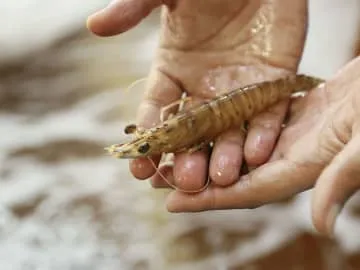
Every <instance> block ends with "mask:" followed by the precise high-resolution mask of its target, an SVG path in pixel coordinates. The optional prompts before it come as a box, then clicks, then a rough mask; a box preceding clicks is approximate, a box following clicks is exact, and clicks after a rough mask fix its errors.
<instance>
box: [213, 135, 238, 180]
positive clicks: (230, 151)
mask: <svg viewBox="0 0 360 270" xmlns="http://www.w3.org/2000/svg"><path fill="white" fill-rule="evenodd" d="M243 141H244V140H243V135H242V134H241V133H240V131H239V130H238V129H236V130H232V131H229V132H226V133H224V134H223V135H222V136H221V137H219V138H218V140H217V141H216V142H215V145H214V149H213V151H212V154H211V160H210V172H209V173H210V178H211V180H212V181H213V182H214V183H216V184H217V185H219V186H227V185H230V184H232V183H234V182H235V181H236V180H238V178H239V175H240V169H241V164H242V147H243Z"/></svg>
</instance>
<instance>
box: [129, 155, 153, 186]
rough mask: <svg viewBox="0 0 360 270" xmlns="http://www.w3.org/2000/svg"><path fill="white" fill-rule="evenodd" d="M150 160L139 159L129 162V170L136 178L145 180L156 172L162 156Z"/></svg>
mask: <svg viewBox="0 0 360 270" xmlns="http://www.w3.org/2000/svg"><path fill="white" fill-rule="evenodd" d="M149 158H150V159H151V160H152V162H151V161H150V160H149ZM149 158H137V159H134V160H131V161H130V162H129V169H130V172H131V173H132V174H133V175H134V177H136V178H137V179H139V180H145V179H148V178H149V177H150V176H152V175H153V174H154V173H155V172H156V168H157V166H158V164H159V162H160V156H156V157H149Z"/></svg>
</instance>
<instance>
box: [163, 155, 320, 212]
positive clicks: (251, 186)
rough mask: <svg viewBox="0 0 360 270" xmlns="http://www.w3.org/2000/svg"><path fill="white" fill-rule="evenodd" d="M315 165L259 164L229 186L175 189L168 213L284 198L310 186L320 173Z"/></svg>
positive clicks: (252, 203) (251, 205)
mask: <svg viewBox="0 0 360 270" xmlns="http://www.w3.org/2000/svg"><path fill="white" fill-rule="evenodd" d="M320 171H321V167H320V166H317V165H316V164H313V165H311V164H306V163H304V164H296V163H294V162H292V161H289V160H278V161H275V162H273V163H267V164H265V165H262V166H260V167H259V168H257V169H256V170H254V171H252V172H250V173H249V174H248V175H245V176H242V177H241V178H240V179H239V181H238V182H236V183H234V184H233V185H231V186H227V187H219V186H211V187H209V188H208V189H206V190H205V191H203V192H201V193H198V194H183V193H180V192H176V191H174V192H173V193H171V194H170V195H169V197H168V201H167V208H168V210H169V211H170V212H197V211H205V210H215V209H231V208H254V207H259V206H261V205H264V204H267V203H271V202H276V201H279V200H283V199H286V198H288V197H290V196H292V195H294V194H296V193H298V192H301V191H304V190H306V189H308V188H310V187H312V185H313V183H314V181H315V179H316V178H317V176H318V175H319V174H320Z"/></svg>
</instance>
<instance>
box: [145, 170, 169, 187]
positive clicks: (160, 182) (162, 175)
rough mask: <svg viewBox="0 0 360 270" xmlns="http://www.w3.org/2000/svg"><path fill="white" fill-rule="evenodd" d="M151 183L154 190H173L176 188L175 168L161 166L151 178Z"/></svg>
mask: <svg viewBox="0 0 360 270" xmlns="http://www.w3.org/2000/svg"><path fill="white" fill-rule="evenodd" d="M150 183H151V186H152V187H153V188H172V187H173V186H174V173H173V166H169V165H164V166H161V167H160V168H159V169H158V170H157V171H156V173H155V174H154V175H153V176H152V177H151V180H150Z"/></svg>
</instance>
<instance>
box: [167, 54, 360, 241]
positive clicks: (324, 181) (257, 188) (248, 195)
mask: <svg viewBox="0 0 360 270" xmlns="http://www.w3.org/2000/svg"><path fill="white" fill-rule="evenodd" d="M359 70H360V57H359V58H357V59H355V60H354V61H352V62H351V63H349V64H348V65H347V66H346V67H345V68H343V69H342V70H341V71H340V72H339V73H338V74H337V75H336V76H335V77H334V78H333V79H332V80H329V81H328V82H327V83H326V84H324V85H322V86H320V87H319V88H317V89H315V90H313V91H312V92H311V93H310V94H309V95H308V96H306V97H305V98H300V99H299V100H297V101H295V102H292V108H291V117H290V122H289V123H288V125H287V127H286V128H284V130H283V131H282V133H281V136H280V138H279V141H278V144H277V146H276V148H275V149H274V152H273V154H272V156H271V159H270V161H269V162H268V163H266V164H264V165H262V166H260V167H259V168H257V169H256V170H254V171H252V172H251V173H249V174H248V175H245V176H242V177H240V179H239V181H238V182H237V183H235V184H233V185H231V186H228V187H219V186H216V185H213V186H212V187H210V188H208V189H207V190H205V191H204V192H202V193H199V194H196V195H186V194H183V193H180V192H173V193H172V194H171V195H170V197H169V198H168V208H169V210H170V211H174V212H187V211H204V210H210V209H231V208H253V207H258V206H261V205H264V204H267V203H271V202H276V201H278V200H282V199H285V198H288V197H290V196H292V195H294V194H296V193H299V192H302V191H304V190H306V189H309V188H312V187H314V186H315V188H314V191H313V200H312V217H313V222H314V225H315V227H316V228H317V230H318V231H319V232H322V233H326V234H331V233H332V232H333V227H334V223H335V220H336V218H337V215H338V214H339V211H340V210H341V209H342V207H343V206H344V204H345V202H346V201H347V200H348V199H349V198H350V197H351V195H352V194H354V193H355V192H356V191H357V190H358V189H359V188H360V118H359V115H360V92H359V89H360V72H359Z"/></svg>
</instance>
